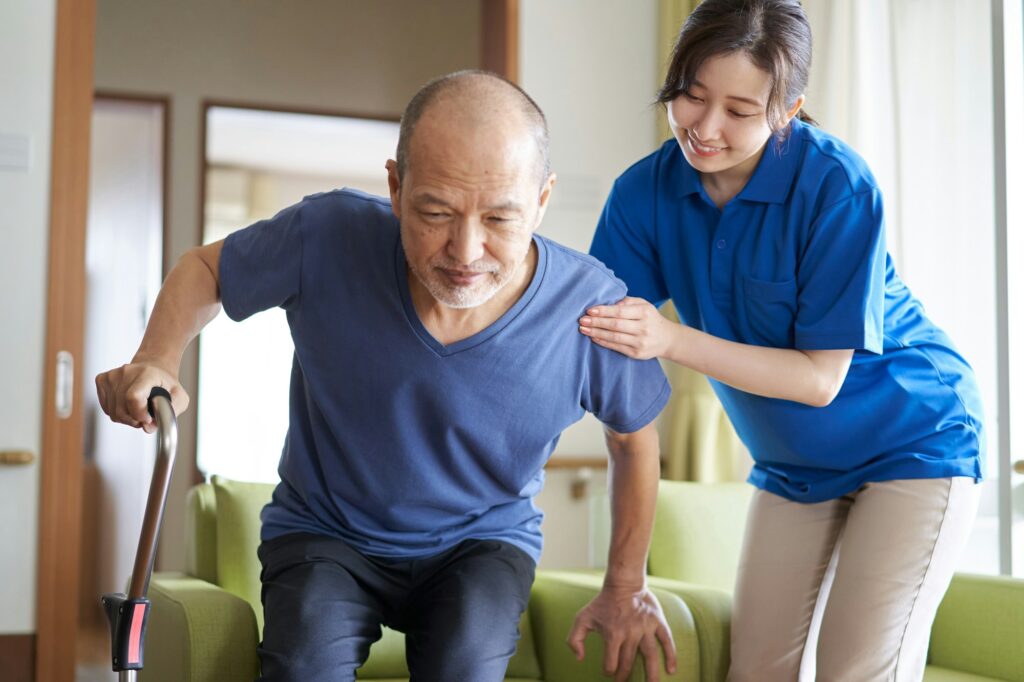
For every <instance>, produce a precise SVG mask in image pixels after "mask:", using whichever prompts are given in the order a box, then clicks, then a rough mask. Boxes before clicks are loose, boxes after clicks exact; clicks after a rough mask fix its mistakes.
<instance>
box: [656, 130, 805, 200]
mask: <svg viewBox="0 0 1024 682" xmlns="http://www.w3.org/2000/svg"><path fill="white" fill-rule="evenodd" d="M806 125H807V124H805V123H803V122H802V121H798V120H797V119H793V121H792V123H790V134H789V137H787V138H786V140H785V141H783V142H782V143H781V144H780V143H778V142H776V140H775V138H774V137H773V138H772V139H770V140H768V143H767V144H766V145H765V149H764V153H763V154H762V155H761V160H760V161H759V162H758V164H757V168H755V169H754V174H753V175H752V176H751V177H750V180H749V181H748V182H747V184H746V186H745V187H744V188H743V190H742V191H740V193H739V194H738V195H737V197H736V198H737V199H743V200H746V201H758V202H763V203H769V204H781V203H783V202H785V201H786V197H787V196H789V189H790V187H791V186H792V185H793V180H794V179H795V178H796V173H797V168H798V166H799V158H800V150H801V148H802V147H803V144H804V129H805V127H806ZM671 142H672V144H673V145H675V150H674V152H673V155H674V156H677V159H678V163H677V164H675V169H676V178H675V179H674V181H673V182H672V186H674V187H677V188H678V190H679V196H680V197H685V196H688V195H690V194H699V193H700V192H701V191H702V190H703V186H702V185H701V181H700V173H698V172H697V171H696V170H694V169H693V166H691V165H690V164H689V163H687V162H686V157H684V156H683V152H682V150H680V149H679V145H678V143H677V142H676V141H675V140H674V139H673V140H672V141H671Z"/></svg>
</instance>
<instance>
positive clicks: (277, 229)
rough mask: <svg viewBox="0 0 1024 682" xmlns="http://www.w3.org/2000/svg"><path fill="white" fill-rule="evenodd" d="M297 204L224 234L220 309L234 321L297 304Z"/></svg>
mask: <svg viewBox="0 0 1024 682" xmlns="http://www.w3.org/2000/svg"><path fill="white" fill-rule="evenodd" d="M301 208H302V204H301V203H300V204H296V205H294V206H290V207H288V208H286V209H284V210H282V211H281V212H280V213H278V214H277V215H275V216H274V217H273V218H270V219H269V220H261V221H259V222H258V223H254V224H253V225H250V226H249V227H246V228H244V229H242V230H238V231H237V232H233V233H231V234H230V235H228V237H227V239H225V240H224V247H223V249H221V254H220V266H219V280H220V295H221V303H222V305H223V306H224V312H225V313H227V315H228V317H230V318H231V319H232V320H235V321H241V320H244V319H245V318H247V317H249V316H250V315H253V314H255V313H258V312H260V311H262V310H268V309H270V308H274V307H281V308H284V309H285V310H289V309H291V308H292V307H293V306H295V305H297V304H298V300H299V294H300V289H301V286H300V285H301V281H302V235H301V229H300V228H301V218H300V216H301Z"/></svg>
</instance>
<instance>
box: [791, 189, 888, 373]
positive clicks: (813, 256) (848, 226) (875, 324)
mask: <svg viewBox="0 0 1024 682" xmlns="http://www.w3.org/2000/svg"><path fill="white" fill-rule="evenodd" d="M885 268H886V246H885V219H884V216H883V208H882V196H881V193H880V192H879V191H878V190H877V189H872V190H867V191H863V192H859V193H857V194H854V195H853V196H851V197H849V198H846V199H843V200H841V201H839V202H837V203H835V204H833V205H832V206H829V207H827V208H826V209H825V210H823V211H822V212H821V214H820V215H819V216H818V217H817V218H816V219H815V220H814V222H813V223H812V224H811V226H810V230H809V233H808V239H807V243H806V247H805V249H804V252H803V255H802V257H801V260H800V267H799V270H798V273H797V285H798V290H799V295H798V301H797V315H796V328H795V341H796V347H797V348H800V349H803V350H828V349H841V348H852V349H855V350H867V351H871V352H872V353H881V352H882V325H883V321H884V320H883V316H884V310H885Z"/></svg>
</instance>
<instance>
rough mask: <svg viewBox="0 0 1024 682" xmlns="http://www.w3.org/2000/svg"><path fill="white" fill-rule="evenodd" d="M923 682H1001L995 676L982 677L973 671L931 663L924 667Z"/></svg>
mask: <svg viewBox="0 0 1024 682" xmlns="http://www.w3.org/2000/svg"><path fill="white" fill-rule="evenodd" d="M922 680H923V682H999V681H998V680H997V679H996V678H995V677H982V676H981V675H972V674H971V673H964V672H960V671H959V670H950V669H949V668H939V667H938V666H934V665H929V666H927V667H926V668H925V669H924V677H923V678H922Z"/></svg>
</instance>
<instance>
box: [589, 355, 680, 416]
mask: <svg viewBox="0 0 1024 682" xmlns="http://www.w3.org/2000/svg"><path fill="white" fill-rule="evenodd" d="M671 392H672V389H671V388H670V387H669V384H668V379H666V378H665V373H664V372H663V371H662V369H661V365H660V364H659V363H658V361H657V360H634V359H632V358H628V357H626V356H625V355H622V354H621V353H617V352H616V351H613V350H610V349H608V348H602V347H600V346H598V345H596V344H591V348H590V353H589V357H588V360H587V377H586V381H585V382H584V387H583V400H582V405H583V409H585V410H586V411H588V412H590V413H592V414H593V415H594V416H595V417H597V418H598V419H599V420H600V421H601V422H602V423H603V424H604V425H605V426H607V427H608V428H610V429H612V430H613V431H616V432H618V433H632V432H634V431H636V430H638V429H640V428H642V427H644V426H646V425H647V424H649V423H650V422H651V421H653V420H654V418H655V417H657V416H658V415H659V414H660V413H661V411H662V409H664V407H665V404H666V403H667V402H668V397H669V395H670V394H671Z"/></svg>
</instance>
